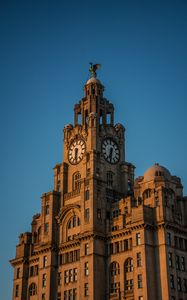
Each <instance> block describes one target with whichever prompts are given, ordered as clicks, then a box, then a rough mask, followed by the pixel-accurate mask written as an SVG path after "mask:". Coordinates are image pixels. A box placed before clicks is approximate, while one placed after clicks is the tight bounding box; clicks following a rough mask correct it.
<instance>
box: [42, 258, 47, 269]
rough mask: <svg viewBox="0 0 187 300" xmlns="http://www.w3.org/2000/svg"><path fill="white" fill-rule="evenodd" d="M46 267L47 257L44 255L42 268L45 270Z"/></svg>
mask: <svg viewBox="0 0 187 300" xmlns="http://www.w3.org/2000/svg"><path fill="white" fill-rule="evenodd" d="M46 266H47V256H46V255H45V256H44V257H43V268H45V267H46Z"/></svg>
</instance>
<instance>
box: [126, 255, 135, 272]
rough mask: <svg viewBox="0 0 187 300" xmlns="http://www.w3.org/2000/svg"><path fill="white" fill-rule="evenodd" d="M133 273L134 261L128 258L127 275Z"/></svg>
mask: <svg viewBox="0 0 187 300" xmlns="http://www.w3.org/2000/svg"><path fill="white" fill-rule="evenodd" d="M132 271H133V259H132V258H130V257H129V258H127V260H126V261H125V273H128V272H132Z"/></svg>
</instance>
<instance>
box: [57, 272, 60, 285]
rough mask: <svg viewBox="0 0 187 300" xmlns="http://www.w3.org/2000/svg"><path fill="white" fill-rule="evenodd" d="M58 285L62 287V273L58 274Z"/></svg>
mask: <svg viewBox="0 0 187 300" xmlns="http://www.w3.org/2000/svg"><path fill="white" fill-rule="evenodd" d="M57 283H58V286H59V285H61V272H58V278H57Z"/></svg>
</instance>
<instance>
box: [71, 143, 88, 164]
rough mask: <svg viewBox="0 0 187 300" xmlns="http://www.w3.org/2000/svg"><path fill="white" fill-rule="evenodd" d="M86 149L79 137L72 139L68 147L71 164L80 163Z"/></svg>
mask: <svg viewBox="0 0 187 300" xmlns="http://www.w3.org/2000/svg"><path fill="white" fill-rule="evenodd" d="M85 151H86V145H85V142H84V141H83V140H81V139H77V140H74V141H73V142H72V144H71V145H70V147H69V151H68V159H69V162H70V163H71V164H73V165H76V164H78V163H80V161H81V160H82V159H83V156H84V154H85Z"/></svg>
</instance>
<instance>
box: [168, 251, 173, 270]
mask: <svg viewBox="0 0 187 300" xmlns="http://www.w3.org/2000/svg"><path fill="white" fill-rule="evenodd" d="M168 265H169V267H172V266H173V259H172V253H171V252H169V253H168Z"/></svg>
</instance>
